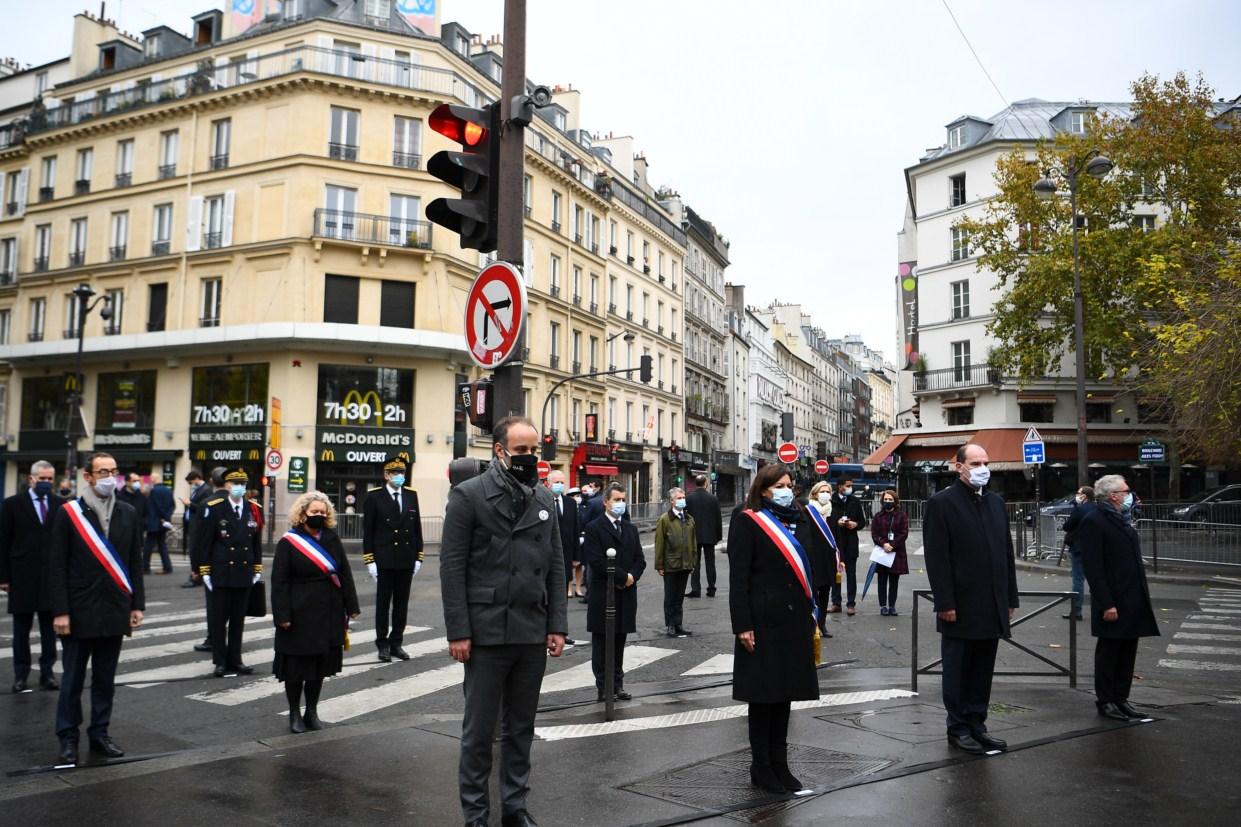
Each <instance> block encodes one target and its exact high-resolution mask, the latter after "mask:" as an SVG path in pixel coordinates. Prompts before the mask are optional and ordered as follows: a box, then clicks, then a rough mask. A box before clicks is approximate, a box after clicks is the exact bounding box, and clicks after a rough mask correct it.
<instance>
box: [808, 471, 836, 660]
mask: <svg viewBox="0 0 1241 827" xmlns="http://www.w3.org/2000/svg"><path fill="white" fill-rule="evenodd" d="M806 516H808V517H809V518H810V522H811V524H812V525H813V526H814V528H815V529H816V531H815V533H814V535H813V540H812V541H811V544H810V548H808V549H807V551H809V552H810V566H811V568H812V569H814V599H815V602H816V603H818V604H819V606H820V607H826V606H828V605H829V604H830V603H831V600H832V586H834V585H835V584H836V578H837V577H839V576H840V574H839V573H840V572H843V571H844V570H845V563H844V560H842V559H841V557H840V550H839V549H838V548H837V546H836V535H835V534H833V533H832V519H831V517H832V484H831V483H830V482H827V481H826V480H822V481H820V482H816V483H815V484H814V487H812V488H811V489H810V505H809V507H808V508H807V509H806ZM819 633H820V634H822V635H823V636H824V637H831V636H832V633H831V632H829V631H827V612H823V611H820V612H819Z"/></svg>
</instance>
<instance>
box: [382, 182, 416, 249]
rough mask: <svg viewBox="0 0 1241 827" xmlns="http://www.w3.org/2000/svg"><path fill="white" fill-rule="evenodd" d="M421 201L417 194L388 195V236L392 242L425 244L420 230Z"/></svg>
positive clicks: (400, 244)
mask: <svg viewBox="0 0 1241 827" xmlns="http://www.w3.org/2000/svg"><path fill="white" fill-rule="evenodd" d="M421 203H422V201H421V199H419V198H418V196H416V195H401V194H399V193H393V194H392V195H390V196H389V197H388V216H389V225H390V226H389V228H388V236H389V240H390V242H391V243H392V244H396V245H398V246H401V247H418V246H425V245H424V244H423V240H422V237H421V235H420V234H419V232H418V227H419V224H418V216H419V215H421V206H420V205H421Z"/></svg>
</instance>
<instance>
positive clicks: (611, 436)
mask: <svg viewBox="0 0 1241 827" xmlns="http://www.w3.org/2000/svg"><path fill="white" fill-rule="evenodd" d="M615 439H616V429H615V428H609V429H608V442H612V441H613V440H615Z"/></svg>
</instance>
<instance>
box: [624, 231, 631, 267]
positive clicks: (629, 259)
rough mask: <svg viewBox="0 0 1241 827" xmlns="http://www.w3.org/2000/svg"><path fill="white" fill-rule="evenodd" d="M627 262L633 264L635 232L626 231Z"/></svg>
mask: <svg viewBox="0 0 1241 827" xmlns="http://www.w3.org/2000/svg"><path fill="white" fill-rule="evenodd" d="M625 260H626V261H628V262H629V263H630V264H633V231H632V230H625Z"/></svg>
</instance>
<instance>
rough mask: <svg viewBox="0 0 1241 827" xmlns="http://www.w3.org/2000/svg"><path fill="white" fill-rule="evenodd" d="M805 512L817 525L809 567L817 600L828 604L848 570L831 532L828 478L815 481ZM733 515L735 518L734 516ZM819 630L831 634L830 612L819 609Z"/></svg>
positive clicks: (830, 488)
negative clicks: (841, 577)
mask: <svg viewBox="0 0 1241 827" xmlns="http://www.w3.org/2000/svg"><path fill="white" fill-rule="evenodd" d="M806 516H807V517H809V518H810V523H811V525H812V526H813V527H814V529H815V530H814V531H813V532H811V537H810V544H809V546H808V547H807V549H806V550H807V551H809V552H810V567H811V569H812V571H813V573H814V584H813V585H814V601H815V604H816V605H818V606H819V607H820V610H821V609H822V608H823V607H826V606H827V605H828V604H829V603H830V602H831V599H832V588H833V587H834V586H836V584H837V583H838V582H839V577H840V575H841V573H842V572H843V571H844V570H845V563H844V560H843V559H842V558H841V556H840V549H839V547H838V546H837V543H836V535H835V534H833V533H832V525H831V524H832V484H831V483H830V482H827V481H826V480H820V481H819V482H816V483H815V484H814V485H813V486H811V488H810V504H809V505H808V506H806ZM734 519H736V518H735V517H734ZM819 633H820V634H821V635H823V636H824V637H831V636H832V633H831V632H829V631H828V630H827V612H824V611H820V612H819Z"/></svg>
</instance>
